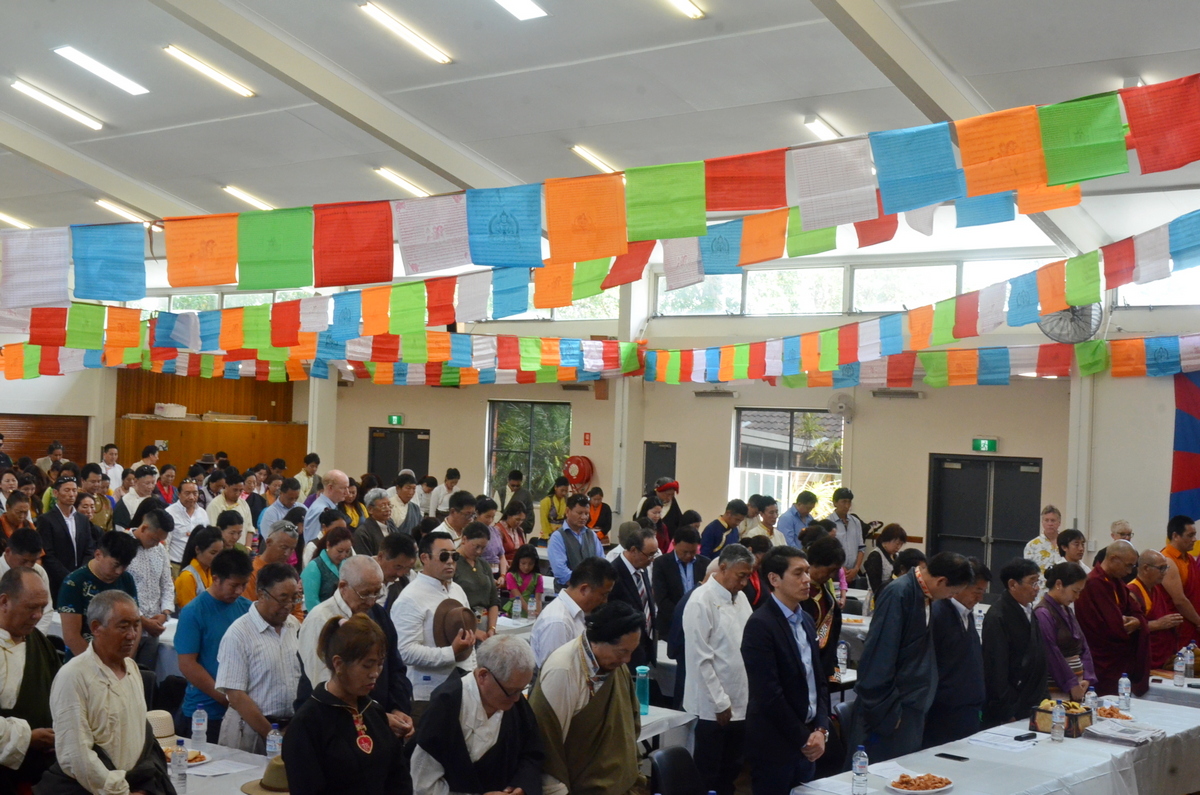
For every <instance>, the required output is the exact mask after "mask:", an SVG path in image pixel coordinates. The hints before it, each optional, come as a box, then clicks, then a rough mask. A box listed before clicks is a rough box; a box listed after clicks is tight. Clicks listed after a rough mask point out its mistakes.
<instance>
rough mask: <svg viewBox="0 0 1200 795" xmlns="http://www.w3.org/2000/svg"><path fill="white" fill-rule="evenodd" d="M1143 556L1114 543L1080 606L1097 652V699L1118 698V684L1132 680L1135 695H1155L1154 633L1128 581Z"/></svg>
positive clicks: (1129, 546)
mask: <svg viewBox="0 0 1200 795" xmlns="http://www.w3.org/2000/svg"><path fill="white" fill-rule="evenodd" d="M1137 560H1138V553H1137V550H1136V549H1134V548H1133V545H1132V544H1130V543H1129V542H1128V541H1114V542H1113V543H1111V544H1109V545H1108V549H1106V550H1105V552H1104V562H1103V563H1101V564H1100V565H1099V566H1097V567H1096V568H1094V569H1092V570H1091V572H1090V573H1089V574H1088V576H1087V580H1086V583H1087V584H1086V585H1084V587H1083V593H1082V594H1080V595H1079V600H1078V601H1076V602H1075V618H1076V619H1078V621H1079V626H1080V628H1081V629H1083V635H1084V637H1086V638H1087V642H1088V646H1089V647H1090V648H1091V650H1092V663H1093V667H1094V668H1095V671H1096V680H1097V681H1096V693H1097V694H1099V695H1102V696H1112V695H1116V694H1117V681H1118V680H1119V679H1120V678H1121V674H1123V673H1124V674H1128V675H1129V680H1130V682H1132V683H1133V693H1134V695H1138V696H1140V695H1142V694H1144V693H1145V692H1146V691H1147V690H1149V689H1150V632H1149V630H1148V629H1147V628H1146V616H1145V615H1143V613H1142V610H1141V608H1139V607H1138V604H1137V602H1136V601H1135V600H1134V598H1133V595H1132V594H1131V593H1129V588H1128V587H1126V585H1125V578H1126V577H1128V576H1129V573H1130V572H1131V571H1133V567H1134V566H1136V565H1137Z"/></svg>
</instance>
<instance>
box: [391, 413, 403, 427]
mask: <svg viewBox="0 0 1200 795" xmlns="http://www.w3.org/2000/svg"><path fill="white" fill-rule="evenodd" d="M403 424H404V415H403V414H389V415H388V425H403Z"/></svg>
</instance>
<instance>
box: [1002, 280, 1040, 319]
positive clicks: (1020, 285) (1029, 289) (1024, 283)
mask: <svg viewBox="0 0 1200 795" xmlns="http://www.w3.org/2000/svg"><path fill="white" fill-rule="evenodd" d="M1008 286H1009V294H1008V315H1007V317H1006V318H1005V322H1006V323H1008V325H1010V326H1012V327H1013V328H1016V327H1017V326H1027V325H1029V324H1030V323H1036V322H1037V321H1038V317H1039V315H1038V276H1037V273H1036V272H1034V273H1025V274H1022V275H1020V276H1017V277H1014V278H1012V279H1009V280H1008Z"/></svg>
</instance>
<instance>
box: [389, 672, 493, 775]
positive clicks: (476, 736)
mask: <svg viewBox="0 0 1200 795" xmlns="http://www.w3.org/2000/svg"><path fill="white" fill-rule="evenodd" d="M502 720H504V713H503V712H502V711H500V710H496V711H495V712H493V713H492V717H490V718H489V717H488V716H487V712H486V711H484V708H483V701H482V700H480V697H479V683H478V682H477V681H475V677H474V676H464V677H463V678H462V706H461V707H460V708H459V710H458V724H459V727H460V728H461V729H462V733H463V739H464V740H466V743H467V754H468V755H469V756H470V757H471V762H472V763H474V762H478V761H479V760H480V759H481V758H482V757H483V755H484V754H486V753H487V752H488V751H489V750H490V749H491V747H492V746H493V745H495V744H496V740H497V739H498V738H499V737H500V722H501V721H502ZM411 769H412V780H413V792H419V793H421V795H451V793H450V785H449V784H447V783H446V778H445V776H446V769H445V768H443V767H442V765H441V763H440V762H438V761H437V760H436V759H434V758H433V757H432V756H430V755H429V754H427V753H425V749H424V748H422V747H421V746H420V745H417V746H416V748H415V749H414V750H413V755H412V766H411ZM454 795H457V793H455V794H454Z"/></svg>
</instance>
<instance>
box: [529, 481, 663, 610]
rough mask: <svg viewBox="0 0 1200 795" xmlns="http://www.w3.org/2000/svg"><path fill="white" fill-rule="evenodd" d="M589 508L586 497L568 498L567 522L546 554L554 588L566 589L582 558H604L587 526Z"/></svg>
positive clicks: (549, 545)
mask: <svg viewBox="0 0 1200 795" xmlns="http://www.w3.org/2000/svg"><path fill="white" fill-rule="evenodd" d="M588 505H589V501H588V498H587V496H586V495H583V494H572V495H571V496H570V497H568V498H567V516H566V519H565V520H564V521H563V525H562V527H560V528H559V529H558V530H555V531H554V532H553V533H551V534H550V541H549V543H548V544H547V549H546V554H547V557H549V558H550V571H551V572H553V574H554V584H555V587H557V588H565V587H567V583H569V582H570V581H571V572H572V571H574V569H575V567H576V566H578V565H579V564H580V563H581V562H583V560H584V558H590V557H599V558H602V557H604V547H603V546H602V545H601V544H600V539H599V538H597V537H596V531H594V530H592V529H591V528H589V527H588V526H587V521H588V517H589V516H590V515H591V509H590V508H589V507H588ZM626 524H636V523H631V522H626ZM639 526H640V525H639ZM624 527H625V525H622V526H621V529H622V530H623V529H624ZM619 532H620V531H618V533H619Z"/></svg>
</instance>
